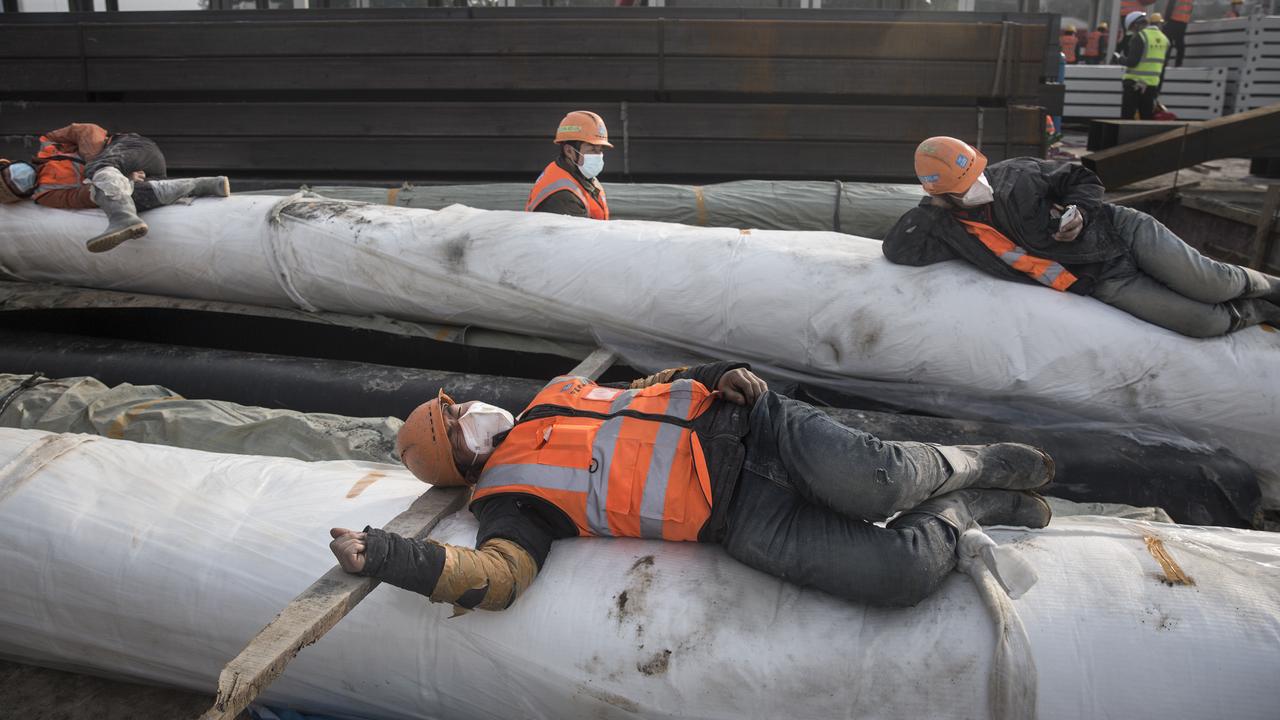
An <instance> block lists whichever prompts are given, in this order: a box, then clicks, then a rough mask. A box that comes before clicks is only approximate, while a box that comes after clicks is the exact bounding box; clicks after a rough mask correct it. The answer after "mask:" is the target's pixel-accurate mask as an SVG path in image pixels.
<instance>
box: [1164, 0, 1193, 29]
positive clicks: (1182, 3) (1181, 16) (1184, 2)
mask: <svg viewBox="0 0 1280 720" xmlns="http://www.w3.org/2000/svg"><path fill="white" fill-rule="evenodd" d="M1193 9H1194V3H1193V2H1192V0H1177V2H1175V3H1174V5H1173V12H1171V13H1169V19H1170V20H1176V21H1177V22H1180V23H1187V22H1191V12H1192V10H1193Z"/></svg>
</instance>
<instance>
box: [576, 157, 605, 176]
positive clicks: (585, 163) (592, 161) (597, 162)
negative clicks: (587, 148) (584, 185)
mask: <svg viewBox="0 0 1280 720" xmlns="http://www.w3.org/2000/svg"><path fill="white" fill-rule="evenodd" d="M578 169H579V170H581V171H582V174H583V176H585V177H587V178H589V179H590V178H595V177H596V176H597V175H599V174H600V173H602V172H604V153H596V154H594V155H583V156H582V164H581V165H579V166H578Z"/></svg>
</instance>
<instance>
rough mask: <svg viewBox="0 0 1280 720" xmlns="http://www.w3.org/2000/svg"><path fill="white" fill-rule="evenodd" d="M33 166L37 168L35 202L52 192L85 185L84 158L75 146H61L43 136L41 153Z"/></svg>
mask: <svg viewBox="0 0 1280 720" xmlns="http://www.w3.org/2000/svg"><path fill="white" fill-rule="evenodd" d="M31 164H32V165H35V166H36V189H35V192H34V193H33V194H32V196H31V197H32V199H34V200H39V199H40V196H41V195H44V194H45V193H47V192H49V191H51V190H66V189H68V188H78V187H80V185H82V184H83V183H84V158H82V157H80V154H79V153H78V152H76V147H75V146H74V145H59V144H58V143H55V142H53V141H52V140H50V139H49V138H48V137H47V136H44V135H41V136H40V151H39V152H37V153H36V156H35V159H33V160H32V161H31Z"/></svg>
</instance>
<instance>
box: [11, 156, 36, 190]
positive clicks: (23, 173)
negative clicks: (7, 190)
mask: <svg viewBox="0 0 1280 720" xmlns="http://www.w3.org/2000/svg"><path fill="white" fill-rule="evenodd" d="M8 170H9V180H10V181H11V182H12V183H13V186H14V187H16V188H17V189H18V192H19V193H22V194H24V195H25V194H27V193H29V192H31V191H32V190H34V189H35V187H36V170H35V168H33V167H31V166H30V165H28V164H27V163H14V164H12V165H10V166H9V167H8Z"/></svg>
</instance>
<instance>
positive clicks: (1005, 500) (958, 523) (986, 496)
mask: <svg viewBox="0 0 1280 720" xmlns="http://www.w3.org/2000/svg"><path fill="white" fill-rule="evenodd" d="M911 515H932V516H933V517H936V518H938V519H939V520H941V521H942V522H944V523H946V524H948V525H950V526H951V527H953V528H955V530H956V533H957V534H959V533H963V532H964V531H965V530H968V529H969V528H971V527H973V526H974V525H1013V526H1016V527H1028V528H1042V527H1044V526H1045V525H1048V524H1049V520H1050V519H1051V518H1052V517H1053V511H1052V510H1050V509H1049V503H1048V502H1046V501H1045V499H1044V498H1042V497H1040V495H1038V494H1036V493H1033V492H1029V491H1023V490H988V489H980V488H974V489H970V490H958V491H956V492H951V493H947V494H946V495H939V496H937V497H931V498H929V499H928V500H925V501H924V502H922V503H920V504H919V505H917V506H915V507H913V508H911V509H910V510H906V511H903V513H902V514H901V515H899V516H898V517H896V518H894V520H893V521H892V522H890V523H889V527H894V526H895V525H897V524H899V523H901V522H902V521H903V520H904V519H905V518H907V517H909V516H911Z"/></svg>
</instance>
